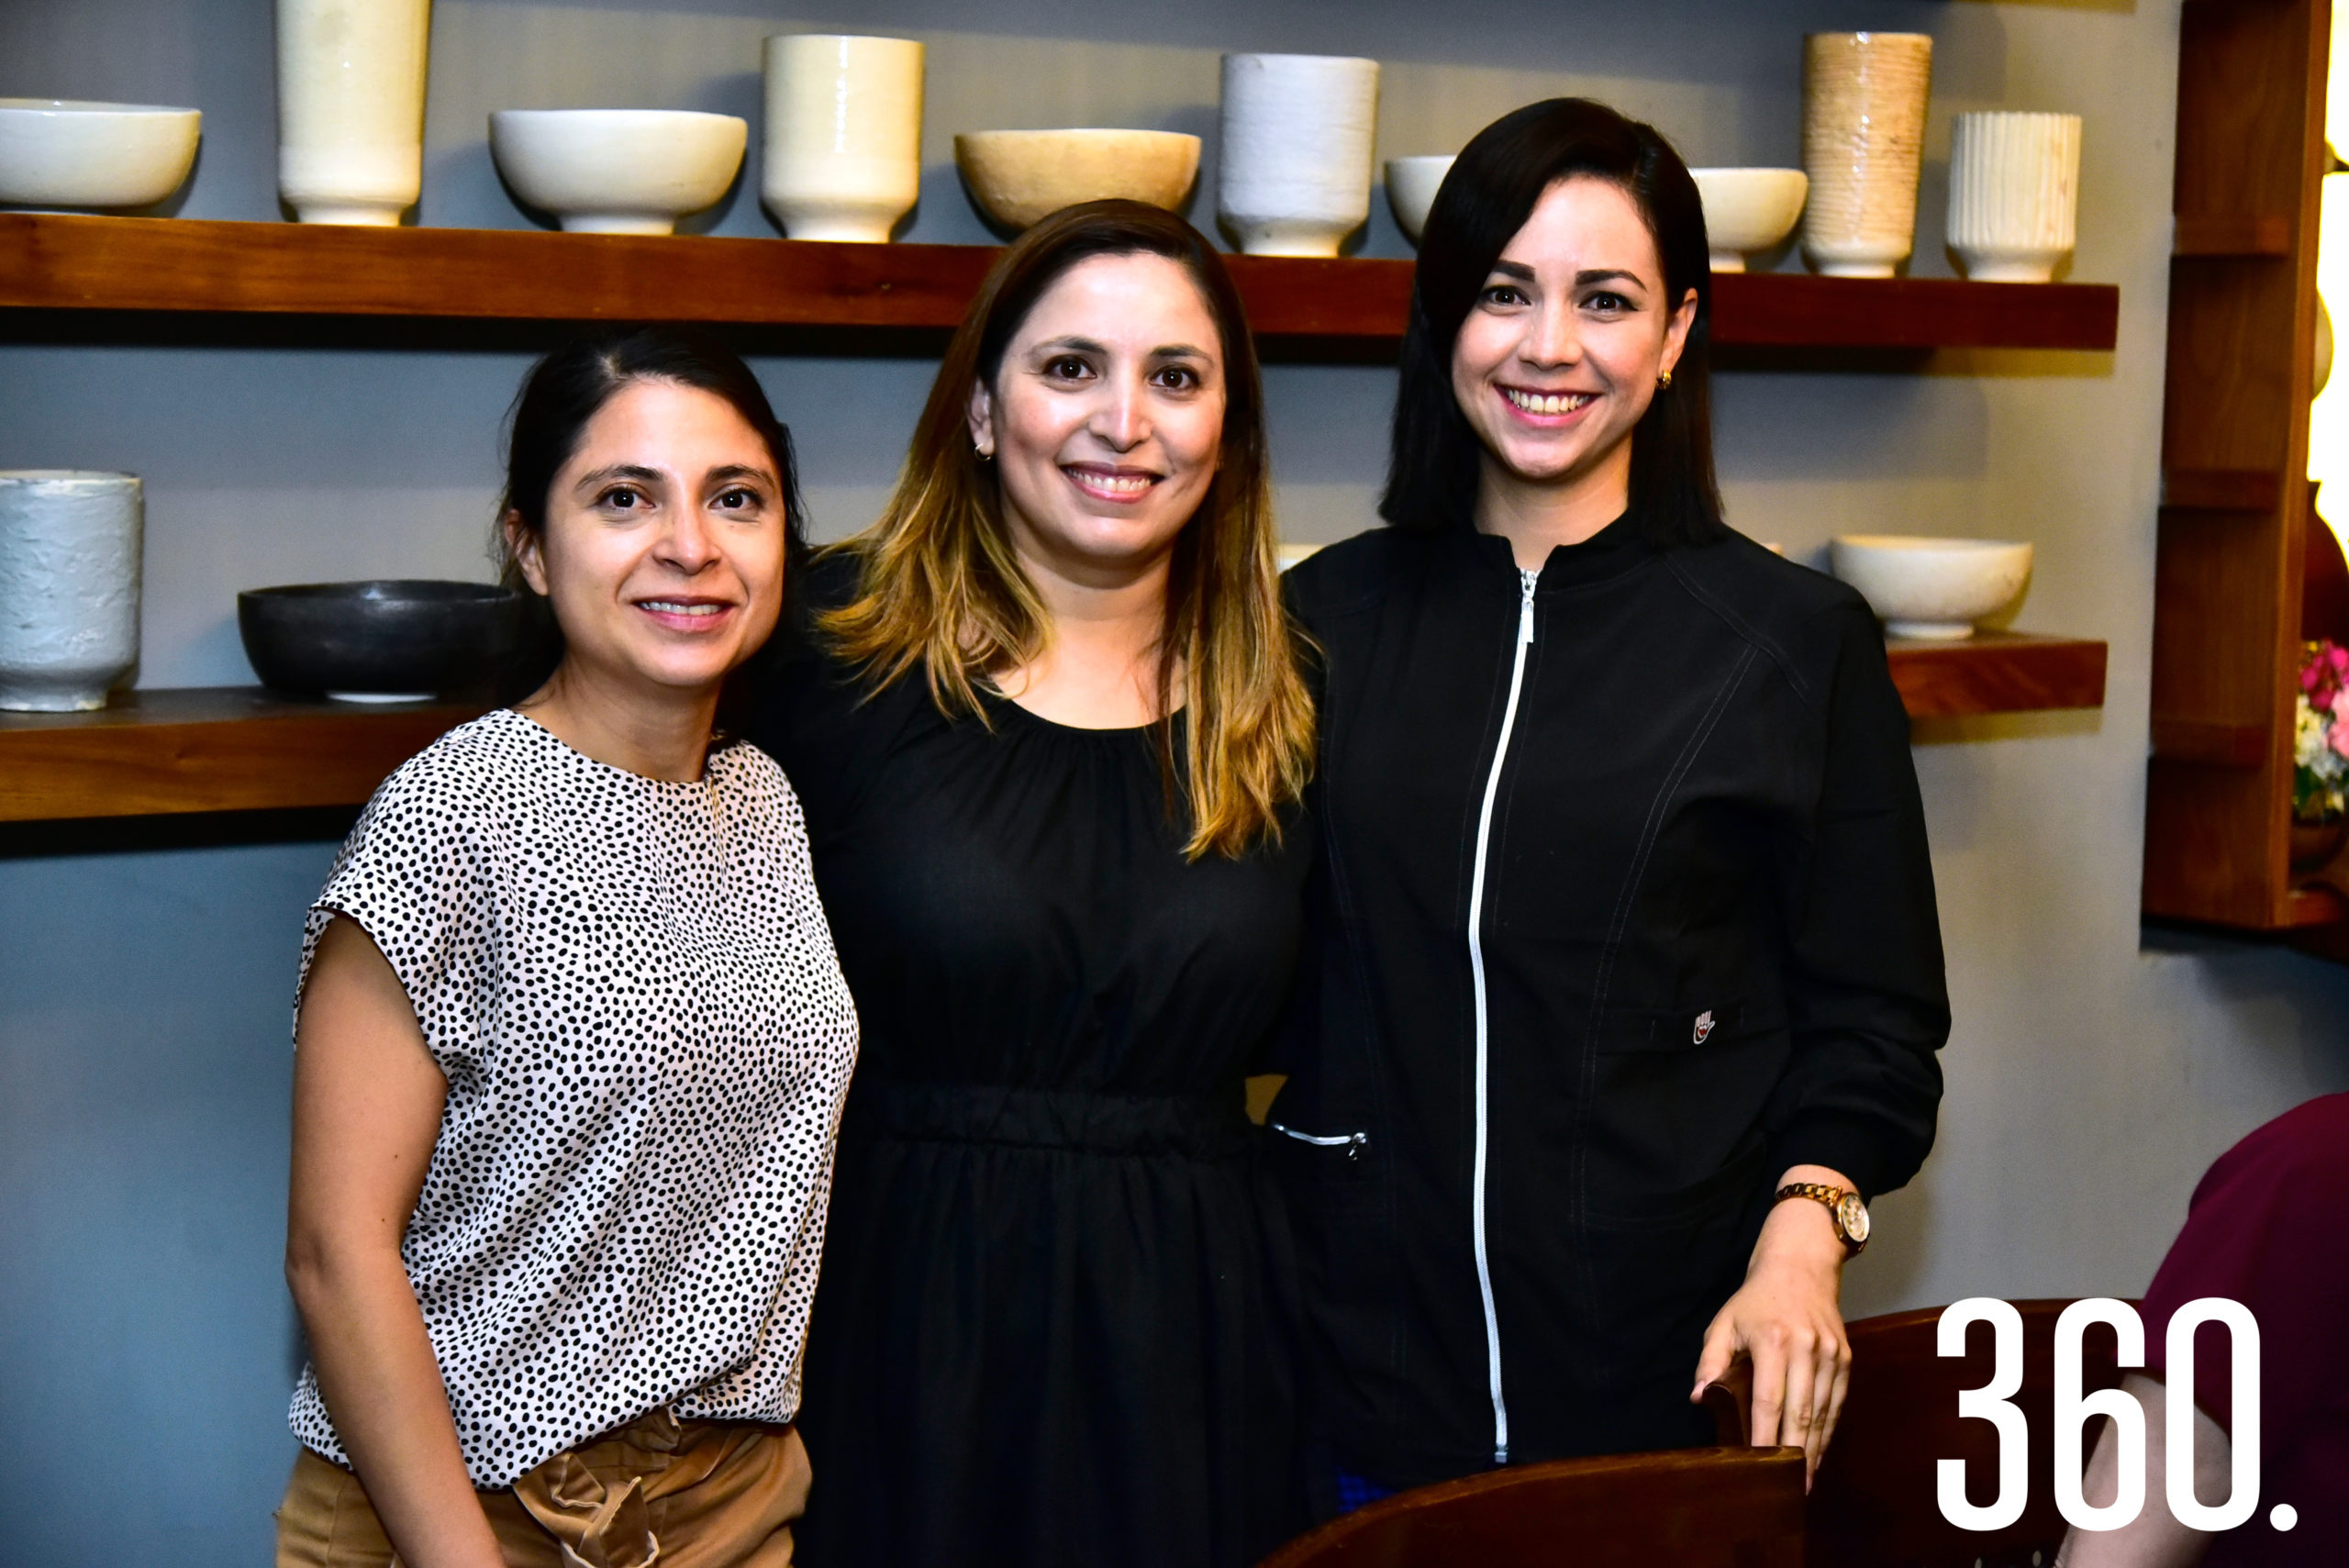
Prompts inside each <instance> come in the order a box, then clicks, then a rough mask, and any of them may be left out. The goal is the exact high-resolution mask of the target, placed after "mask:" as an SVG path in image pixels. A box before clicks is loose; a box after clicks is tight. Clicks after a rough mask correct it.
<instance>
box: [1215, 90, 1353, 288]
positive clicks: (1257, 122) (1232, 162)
mask: <svg viewBox="0 0 2349 1568" xmlns="http://www.w3.org/2000/svg"><path fill="white" fill-rule="evenodd" d="M1377 129H1378V61H1375V60H1357V59H1353V58H1351V57H1348V56H1343V55H1327V54H1227V55H1225V56H1224V57H1223V112H1222V138H1221V150H1220V152H1219V166H1218V169H1217V172H1216V214H1217V216H1218V217H1220V218H1221V219H1222V220H1223V226H1224V228H1225V229H1226V230H1228V231H1229V232H1230V235H1231V239H1232V242H1233V243H1234V244H1236V245H1238V246H1239V247H1240V249H1241V250H1243V251H1245V252H1246V253H1247V254H1249V255H1251V256H1334V255H1336V254H1337V253H1338V247H1339V245H1340V244H1341V242H1342V241H1343V240H1344V239H1345V238H1346V236H1347V235H1349V234H1352V233H1353V231H1354V230H1355V229H1357V228H1361V227H1362V225H1363V223H1364V220H1366V219H1367V218H1368V217H1370V175H1371V152H1372V150H1373V144H1374V142H1375V139H1376V135H1377Z"/></svg>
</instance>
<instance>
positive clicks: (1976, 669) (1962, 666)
mask: <svg viewBox="0 0 2349 1568" xmlns="http://www.w3.org/2000/svg"><path fill="white" fill-rule="evenodd" d="M1885 651H1886V654H1887V657H1888V658H1889V659H1890V660H1891V662H1892V684H1894V685H1896V686H1898V687H1899V688H1900V700H1901V702H1902V703H1903V704H1905V705H1906V706H1907V707H1908V709H1909V717H1911V718H1949V717H1957V716H1960V715H1964V714H1976V713H2027V712H2032V711H2034V710H2037V709H2043V708H2062V707H2102V706H2104V666H2105V645H2104V644H2103V643H2101V642H2092V641H2088V640H2087V639H2081V638H2073V637H2037V636H2033V635H2032V634H2031V633H2028V632H2021V631H1977V632H1976V633H1975V634H1974V635H1973V636H1972V637H1969V638H1967V639H1965V641H1963V642H1919V641H1912V640H1910V639H1906V638H1893V639H1890V640H1889V641H1887V643H1886V645H1885Z"/></svg>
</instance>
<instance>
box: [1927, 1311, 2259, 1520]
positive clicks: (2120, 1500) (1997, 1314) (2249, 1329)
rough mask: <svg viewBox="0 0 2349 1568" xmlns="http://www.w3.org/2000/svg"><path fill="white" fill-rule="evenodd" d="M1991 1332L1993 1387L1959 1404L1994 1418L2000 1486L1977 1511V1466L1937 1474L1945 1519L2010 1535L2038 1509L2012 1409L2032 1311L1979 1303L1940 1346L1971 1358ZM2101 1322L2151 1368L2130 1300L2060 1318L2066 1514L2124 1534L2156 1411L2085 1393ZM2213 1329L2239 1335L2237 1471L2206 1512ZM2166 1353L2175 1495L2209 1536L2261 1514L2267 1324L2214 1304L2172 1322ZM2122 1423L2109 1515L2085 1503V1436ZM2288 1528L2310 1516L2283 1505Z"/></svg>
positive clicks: (1947, 1326)
mask: <svg viewBox="0 0 2349 1568" xmlns="http://www.w3.org/2000/svg"><path fill="white" fill-rule="evenodd" d="M1976 1323H1987V1324H1989V1325H1990V1329H1991V1333H1992V1336H1993V1338H1994V1340H1995V1344H1996V1356H1995V1359H1994V1361H1993V1362H1992V1370H1991V1374H1990V1381H1989V1382H1988V1383H1987V1384H1985V1385H1983V1386H1982V1387H1980V1388H1970V1389H1967V1390H1965V1392H1963V1393H1961V1394H1960V1395H1958V1396H1957V1412H1958V1414H1959V1415H1960V1416H1964V1417H1972V1418H1975V1419H1977V1420H1984V1421H1987V1422H1989V1423H1990V1424H1991V1425H1992V1426H1993V1427H1995V1428H1997V1429H1998V1494H1997V1496H1995V1497H1994V1498H1993V1499H1992V1500H1991V1501H1990V1502H1989V1503H1987V1504H1985V1505H1982V1506H1979V1507H1977V1506H1976V1505H1975V1504H1973V1503H1971V1502H1968V1501H1967V1500H1966V1496H1965V1461H1964V1460H1962V1459H1944V1460H1942V1461H1940V1462H1939V1464H1938V1467H1937V1469H1936V1471H1935V1473H1934V1478H1933V1480H1934V1491H1935V1496H1936V1500H1937V1501H1939V1503H1940V1504H1941V1510H1942V1518H1944V1519H1947V1520H1948V1521H1949V1522H1950V1523H1951V1524H1954V1525H1955V1526H1957V1527H1958V1528H1959V1529H1973V1530H1994V1529H2006V1528H2007V1527H2008V1526H2009V1525H2011V1524H2013V1523H2014V1522H2015V1520H2017V1519H2018V1518H2021V1517H2022V1511H2023V1507H2024V1505H2025V1503H2026V1502H2027V1501H2028V1499H2027V1497H2026V1496H2025V1493H2026V1491H2027V1489H2028V1485H2029V1483H2028V1480H2027V1477H2028V1475H2029V1470H2028V1462H2029V1454H2030V1443H2031V1434H2030V1429H2029V1427H2028V1426H2027V1425H2026V1423H2025V1422H2024V1419H2023V1414H2022V1412H2021V1410H2019V1409H2017V1408H2016V1407H2015V1406H2014V1405H2013V1404H2011V1403H2010V1401H2011V1400H2012V1399H2013V1397H2014V1396H2015V1394H2016V1393H2017V1392H2018V1391H2019V1390H2020V1389H2021V1387H2022V1377H2023V1364H2022V1314H2021V1313H2020V1312H2018V1311H2016V1310H2015V1309H2014V1307H2011V1306H2009V1304H2008V1303H2006V1302H2003V1301H2000V1300H1998V1299H1997V1298H1995V1297H1992V1296H1972V1297H1969V1298H1968V1299H1966V1300H1965V1301H1960V1302H1957V1303H1955V1304H1954V1305H1953V1306H1951V1307H1949V1308H1947V1309H1946V1310H1945V1311H1943V1313H1942V1316H1941V1323H1940V1327H1939V1329H1938V1330H1937V1339H1936V1343H1935V1348H1936V1349H1937V1350H1938V1351H1940V1353H1941V1354H1943V1355H1944V1356H1963V1355H1964V1354H1965V1330H1966V1329H1968V1328H1970V1327H1972V1326H1973V1325H1974V1324H1976ZM2091 1323H2104V1324H2109V1325H2110V1326H2111V1328H2112V1329H2113V1331H2114V1333H2116V1334H2117V1335H2118V1336H2119V1337H2120V1341H2121V1353H2120V1358H2119V1360H2120V1364H2121V1366H2122V1367H2124V1368H2139V1367H2143V1365H2144V1364H2145V1326H2144V1324H2143V1322H2142V1321H2141V1320H2139V1318H2138V1317H2137V1314H2136V1312H2135V1311H2134V1310H2133V1309H2132V1308H2131V1307H2130V1306H2129V1304H2128V1303H2126V1302H2123V1301H2112V1300H2108V1299H2104V1298H2101V1297H2099V1298H2097V1299H2093V1300H2087V1301H2076V1302H2074V1303H2072V1305H2071V1306H2069V1307H2065V1309H2064V1313H2063V1316H2061V1317H2059V1318H2056V1320H2055V1454H2054V1469H2055V1507H2056V1508H2057V1510H2058V1511H2059V1512H2061V1513H2062V1514H2063V1516H2064V1519H2065V1522H2066V1523H2067V1524H2071V1525H2074V1526H2076V1527H2077V1528H2078V1529H2095V1530H2108V1529H2120V1528H2121V1526H2123V1525H2126V1524H2128V1523H2130V1522H2131V1521H2132V1520H2133V1519H2135V1518H2136V1517H2137V1515H2138V1514H2139V1513H2140V1512H2141V1511H2142V1510H2143V1507H2144V1506H2145V1412H2144V1408H2143V1407H2142V1406H2140V1405H2139V1404H2138V1403H2137V1401H2136V1400H2135V1399H2133V1398H2132V1397H2131V1396H2129V1394H2128V1393H2127V1392H2125V1391H2124V1390H2121V1389H2119V1388H2105V1389H2099V1390H2098V1391H2097V1392H2095V1393H2093V1394H2087V1393H2083V1392H2082V1390H2081V1386H2080V1385H2081V1375H2080V1341H2081V1340H2082V1338H2083V1337H2084V1336H2085V1335H2086V1334H2087V1327H2088V1325H2089V1324H2091ZM2205 1323H2222V1324H2224V1325H2226V1327H2227V1329H2228V1331H2229V1333H2230V1335H2231V1336H2232V1341H2233V1343H2232V1394H2233V1400H2232V1404H2233V1419H2232V1422H2231V1423H2230V1426H2231V1427H2232V1432H2231V1434H2230V1439H2229V1453H2230V1460H2231V1463H2232V1475H2231V1477H2230V1484H2229V1486H2228V1491H2227V1500H2226V1501H2225V1502H2223V1503H2215V1504H2206V1503H2203V1502H2202V1501H2200V1500H2199V1498H2197V1497H2196V1496H2195V1495H2194V1451H2193V1439H2194V1330H2195V1329H2198V1328H2199V1327H2200V1326H2201V1325H2203V1324H2205ZM2165 1348H2166V1350H2167V1352H2168V1353H2167V1355H2166V1357H2165V1360H2166V1362H2167V1366H2168V1372H2167V1375H2166V1378H2165V1386H2166V1391H2167V1399H2166V1402H2165V1403H2166V1409H2167V1415H2166V1418H2165V1432H2164V1441H2163V1445H2162V1446H2163V1460H2164V1464H2163V1477H2162V1479H2163V1489H2164V1492H2165V1495H2166V1500H2167V1502H2168V1504H2169V1511H2170V1514H2171V1515H2172V1517H2174V1518H2176V1520H2177V1521H2178V1522H2179V1523H2180V1524H2183V1525H2186V1526H2188V1527H2190V1528H2191V1529H2199V1530H2223V1529H2234V1528H2235V1527H2236V1526H2237V1525H2239V1524H2242V1523H2243V1521H2244V1520H2245V1519H2248V1518H2251V1515H2252V1510H2253V1509H2254V1508H2256V1507H2258V1506H2259V1325H2258V1324H2257V1323H2256V1322H2255V1321H2254V1320H2253V1318H2252V1316H2251V1313H2250V1311H2249V1310H2248V1309H2247V1308H2245V1307H2243V1304H2242V1303H2241V1302H2236V1301H2230V1300H2228V1299H2226V1298H2225V1297H2224V1296H2204V1297H2203V1298H2202V1299H2200V1300H2199V1301H2192V1302H2188V1304H2187V1305H2186V1306H2185V1307H2181V1308H2180V1309H2179V1310H2178V1311H2177V1312H2176V1315H2174V1316H2173V1317H2172V1318H2170V1320H2169V1332H2168V1338H2167V1341H2166V1345H2165ZM2099 1416H2105V1417H2110V1418H2111V1420H2112V1423H2113V1425H2114V1426H2115V1428H2117V1429H2118V1430H2119V1433H2120V1449H2119V1458H2120V1483H2121V1484H2120V1490H2119V1494H2118V1496H2115V1497H2114V1498H2113V1500H2112V1501H2111V1502H2110V1503H2108V1504H2106V1505H2104V1506H2103V1507H2094V1506H2092V1505H2090V1504H2089V1502H2088V1501H2087V1498H2086V1497H2085V1496H2082V1495H2081V1489H2080V1482H2081V1470H2082V1462H2083V1460H2084V1459H2085V1458H2086V1453H2085V1451H2084V1434H2085V1432H2086V1431H2087V1424H2088V1422H2089V1421H2090V1420H2092V1419H2094V1418H2096V1417H2099ZM2269 1522H2270V1523H2271V1524H2273V1525H2274V1526H2275V1528H2277V1529H2291V1528H2292V1527H2293V1525H2294V1524H2296V1523H2297V1522H2298V1515H2297V1514H2296V1513H2295V1511H2294V1510H2293V1508H2292V1507H2291V1505H2289V1504H2288V1503H2279V1504H2277V1506H2276V1507H2275V1509H2274V1510H2273V1511H2272V1512H2271V1513H2270V1515H2269Z"/></svg>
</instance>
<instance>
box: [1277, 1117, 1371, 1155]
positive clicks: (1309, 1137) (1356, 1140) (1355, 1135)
mask: <svg viewBox="0 0 2349 1568" xmlns="http://www.w3.org/2000/svg"><path fill="white" fill-rule="evenodd" d="M1264 1125H1265V1126H1266V1127H1269V1128H1271V1129H1273V1130H1274V1131H1275V1132H1277V1133H1280V1134H1281V1135H1283V1136H1284V1137H1287V1138H1294V1139H1296V1140H1297V1141H1298V1142H1299V1143H1310V1144H1312V1145H1313V1146H1314V1147H1315V1148H1316V1149H1342V1150H1344V1151H1346V1158H1347V1159H1349V1160H1359V1159H1361V1158H1362V1151H1364V1150H1365V1149H1367V1148H1369V1147H1370V1134H1368V1133H1367V1132H1334V1133H1324V1132H1299V1131H1297V1129H1295V1128H1293V1127H1288V1126H1286V1125H1284V1124H1283V1123H1280V1122H1277V1121H1268V1122H1266V1123H1265V1124H1264Z"/></svg>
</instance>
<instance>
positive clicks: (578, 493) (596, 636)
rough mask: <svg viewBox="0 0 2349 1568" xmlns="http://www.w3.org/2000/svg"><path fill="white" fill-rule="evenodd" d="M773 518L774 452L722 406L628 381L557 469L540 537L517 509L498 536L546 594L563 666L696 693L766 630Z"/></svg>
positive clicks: (779, 572) (778, 577) (676, 389)
mask: <svg viewBox="0 0 2349 1568" xmlns="http://www.w3.org/2000/svg"><path fill="white" fill-rule="evenodd" d="M507 538H508V539H509V540H510V541H511V543H512V545H513V548H514V555H515V559H516V561H517V562H518V563H519V564H520V566H521V569H522V574H523V576H524V577H525V578H526V579H527V580H528V581H529V584H530V586H531V587H532V588H534V589H536V590H537V591H538V592H540V593H541V594H544V595H547V596H548V598H549V599H550V600H551V602H552V604H553V606H554V614H555V619H556V620H557V621H558V622H559V623H560V624H561V625H562V635H563V641H564V643H565V654H564V662H565V663H566V664H567V665H571V666H575V667H577V668H578V669H579V670H580V671H581V672H582V673H591V674H593V675H595V676H596V677H597V678H599V679H601V680H604V681H617V682H618V683H619V684H623V685H628V686H633V687H637V688H639V689H643V688H648V687H650V688H662V689H666V690H669V691H673V692H692V693H696V694H706V693H707V692H708V691H710V690H711V689H713V688H714V687H716V685H717V684H718V683H719V682H720V681H721V680H723V679H724V678H725V675H726V673H727V672H728V671H729V670H731V669H733V668H734V667H735V666H736V665H737V664H740V662H742V661H743V660H745V659H747V658H749V657H750V655H751V653H752V652H753V651H756V650H757V648H758V647H759V645H760V644H761V643H762V642H763V641H765V640H766V638H767V634H768V633H769V632H771V631H773V630H774V624H775V620H776V617H777V616H778V614H779V613H780V611H781V608H782V603H783V561H784V538H785V515H784V501H783V486H782V483H781V480H780V478H779V477H778V476H777V474H776V472H775V462H774V455H773V454H772V453H771V452H769V451H768V450H767V444H766V442H765V440H764V439H762V438H761V437H760V435H759V433H758V431H757V430H755V429H753V428H751V425H750V424H749V422H748V421H746V420H745V419H744V418H743V417H742V416H741V415H740V414H739V413H737V412H736V411H735V409H734V406H733V405H732V404H730V403H729V402H727V401H726V400H725V399H724V398H722V397H719V396H718V395H716V394H715V393H709V392H704V391H702V390H700V389H699V388H697V387H689V386H683V385H680V384H677V383H675V382H668V381H637V382H632V383H630V384H628V385H626V386H624V387H622V388H621V389H620V390H619V391H618V392H617V393H615V394H613V395H612V396H611V397H610V398H609V399H608V400H607V402H606V403H605V404H604V406H603V407H601V408H599V409H597V410H596V415H595V417H593V418H591V419H589V420H588V422H587V425H586V428H585V429H584V431H583V432H582V433H581V437H580V441H579V448H578V450H576V451H574V452H573V453H572V455H571V459H570V461H569V462H565V463H564V464H563V465H562V469H561V470H560V471H559V472H558V473H556V474H555V478H554V483H553V484H551V486H550V487H549V489H548V493H547V509H546V532H545V535H544V537H543V538H540V537H538V536H534V535H532V534H530V533H529V531H528V530H526V529H524V528H521V527H520V524H519V519H518V517H508V518H507Z"/></svg>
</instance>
